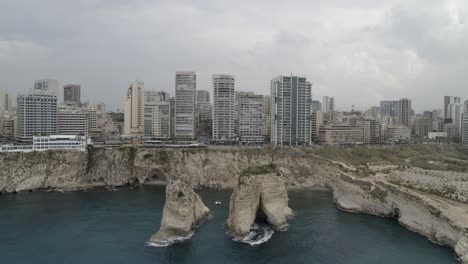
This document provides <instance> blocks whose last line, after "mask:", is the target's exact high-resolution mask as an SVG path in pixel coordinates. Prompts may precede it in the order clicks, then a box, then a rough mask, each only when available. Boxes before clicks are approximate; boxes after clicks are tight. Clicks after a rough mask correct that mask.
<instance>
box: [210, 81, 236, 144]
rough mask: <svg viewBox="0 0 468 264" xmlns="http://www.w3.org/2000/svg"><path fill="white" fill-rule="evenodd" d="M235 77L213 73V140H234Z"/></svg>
mask: <svg viewBox="0 0 468 264" xmlns="http://www.w3.org/2000/svg"><path fill="white" fill-rule="evenodd" d="M234 86H235V79H234V76H233V75H226V74H215V75H213V140H214V141H218V142H220V141H222V142H232V141H235V140H236V138H235V137H236V135H235V123H234V119H235V117H234V115H235V108H234V101H235V93H234Z"/></svg>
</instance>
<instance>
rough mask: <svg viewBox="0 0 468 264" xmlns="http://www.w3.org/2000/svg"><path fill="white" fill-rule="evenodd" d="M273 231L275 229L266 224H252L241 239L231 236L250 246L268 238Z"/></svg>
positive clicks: (259, 243) (261, 242) (263, 241)
mask: <svg viewBox="0 0 468 264" xmlns="http://www.w3.org/2000/svg"><path fill="white" fill-rule="evenodd" d="M274 233H275V231H274V230H273V229H272V228H271V227H270V226H268V225H258V224H254V225H253V226H252V227H251V228H250V232H249V233H248V234H247V236H245V237H244V238H243V239H237V238H233V240H234V241H237V242H242V243H245V244H248V245H251V246H258V245H261V244H263V243H265V242H267V241H268V240H270V239H271V237H272V236H273V234H274Z"/></svg>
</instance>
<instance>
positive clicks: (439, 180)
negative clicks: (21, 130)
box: [0, 146, 468, 263]
mask: <svg viewBox="0 0 468 264" xmlns="http://www.w3.org/2000/svg"><path fill="white" fill-rule="evenodd" d="M269 164H274V165H275V167H276V168H277V170H278V171H279V172H280V173H281V175H282V178H283V180H284V182H285V184H286V186H288V187H300V188H311V187H319V188H328V189H330V190H332V191H333V194H334V199H335V202H336V204H337V206H338V207H339V208H340V209H343V210H346V211H351V212H360V213H368V214H374V215H379V216H385V217H393V218H395V219H397V220H398V221H399V222H400V223H401V224H402V225H404V226H406V227H407V228H409V229H411V230H413V231H415V232H418V233H421V234H422V235H425V236H426V237H428V238H430V239H431V240H433V241H434V242H436V243H440V244H444V245H448V246H450V247H452V248H453V249H454V250H455V252H456V253H457V256H458V257H459V258H460V261H461V262H462V263H468V254H467V253H468V235H467V234H468V208H467V204H466V203H467V199H468V174H467V173H466V172H467V170H466V168H468V150H467V149H466V148H461V147H455V146H408V147H400V146H398V147H389V148H384V147H382V148H364V147H363V148H354V149H343V148H321V149H309V148H283V149H272V148H210V149H190V150H185V149H179V150H145V149H135V148H121V149H105V148H96V149H90V150H89V151H88V152H72V151H70V152H65V151H57V152H36V153H0V192H2V193H10V192H24V191H33V190H57V191H66V190H76V189H84V188H92V187H97V186H112V187H115V186H125V185H143V184H158V183H166V182H169V181H170V180H172V179H178V178H180V177H186V176H187V175H189V176H190V177H189V179H190V183H191V185H192V186H206V187H216V188H234V187H235V186H236V185H237V183H238V181H239V176H240V175H242V172H243V171H245V170H246V169H248V168H249V167H252V166H263V165H269Z"/></svg>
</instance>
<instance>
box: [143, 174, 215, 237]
mask: <svg viewBox="0 0 468 264" xmlns="http://www.w3.org/2000/svg"><path fill="white" fill-rule="evenodd" d="M209 217H210V210H209V209H208V208H207V207H206V206H205V205H204V204H203V202H202V200H201V198H200V196H198V194H196V193H195V191H193V189H192V187H191V186H190V184H188V183H187V182H185V181H183V180H180V179H177V180H171V181H170V182H169V184H168V185H167V187H166V203H165V205H164V210H163V218H162V221H161V228H160V229H159V231H158V232H157V233H156V234H154V235H153V236H152V237H151V238H150V242H153V243H159V244H166V245H167V244H170V243H171V242H174V241H177V240H178V239H180V238H182V237H187V236H188V235H189V234H190V232H191V230H192V227H193V226H194V225H196V224H198V223H200V222H202V221H204V220H206V219H208V218H209Z"/></svg>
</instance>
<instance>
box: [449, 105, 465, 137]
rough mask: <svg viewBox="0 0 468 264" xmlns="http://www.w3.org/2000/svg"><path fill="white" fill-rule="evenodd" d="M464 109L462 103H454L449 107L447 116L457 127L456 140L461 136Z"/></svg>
mask: <svg viewBox="0 0 468 264" xmlns="http://www.w3.org/2000/svg"><path fill="white" fill-rule="evenodd" d="M463 107H464V105H463V104H462V103H453V104H449V105H448V106H447V116H448V118H450V119H451V120H452V124H454V126H455V127H456V132H455V135H454V137H455V138H459V137H460V136H461V131H462V114H463Z"/></svg>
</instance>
